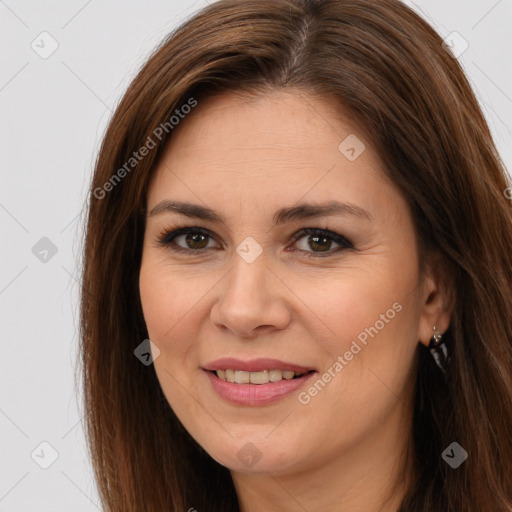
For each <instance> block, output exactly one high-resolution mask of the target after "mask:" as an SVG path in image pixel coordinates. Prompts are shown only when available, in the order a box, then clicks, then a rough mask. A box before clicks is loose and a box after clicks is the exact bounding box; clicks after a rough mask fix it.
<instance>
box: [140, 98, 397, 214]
mask: <svg viewBox="0 0 512 512" xmlns="http://www.w3.org/2000/svg"><path fill="white" fill-rule="evenodd" d="M347 150H348V153H347ZM352 150H353V151H352ZM354 156H355V157H356V158H354ZM392 188H393V187H392V186H391V184H390V183H388V182H387V180H386V178H385V176H383V173H382V172H381V166H380V162H379V159H378V156H377V155H376V153H375V152H374V150H373V149H372V147H371V146H370V145H369V143H368V141H367V140H366V138H365V135H364V134H363V133H361V131H360V130H359V129H358V128H357V126H356V124H355V123H353V122H351V120H350V118H349V116H343V115H342V114H340V108H339V106H337V105H334V104H333V103H332V102H330V101H329V100H328V99H324V98H322V99H319V98H317V97H313V96H311V95H308V94H305V93H304V92H296V91H294V92H282V91H275V92H271V93H268V94H261V95H258V96H255V97H248V96H247V95H240V94H237V93H226V94H223V95H221V96H215V97H210V98H208V99H206V100H204V101H201V102H200V103H199V104H198V106H197V107H196V108H195V109H194V111H193V112H192V113H191V114H189V115H188V116H187V117H186V118H185V119H184V120H183V121H181V123H180V125H179V126H178V127H177V129H176V130H175V131H174V132H173V135H172V138H171V140H170V142H169V143H168V146H167V148H166V150H165V151H164V153H163V155H162V158H161V159H160V161H159V164H158V166H157V168H156V169H155V174H154V176H153V179H152V183H151V185H150V189H149V195H148V207H149V208H151V206H152V205H154V204H156V203H157V202H158V201H161V200H163V199H169V198H172V199H183V200H184V199H187V200H191V201H195V202H203V203H206V204H208V205H211V206H212V207H215V208H216V209H223V210H227V209H228V207H229V205H230V204H234V205H235V206H236V208H237V211H240V208H242V207H243V206H244V205H245V207H246V208H251V207H256V206H261V205H262V204H263V203H264V204H265V205H268V206H270V205H271V204H276V205H282V204H283V203H286V204H289V203H294V202H298V201H299V200H301V199H307V200H310V201H315V200H318V201H326V200H338V199H340V196H342V197H345V198H350V199H352V200H354V201H361V200H363V198H365V197H366V203H371V202H372V198H374V196H376V195H379V194H380V195H382V194H383V193H384V192H386V190H387V191H388V192H389V193H392ZM226 201H227V202H226ZM262 202H263V203H262ZM363 202H365V201H363Z"/></svg>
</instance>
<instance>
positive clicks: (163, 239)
mask: <svg viewBox="0 0 512 512" xmlns="http://www.w3.org/2000/svg"><path fill="white" fill-rule="evenodd" d="M190 232H193V233H199V234H203V235H205V236H208V237H210V238H211V239H213V240H216V241H217V239H216V236H215V235H214V234H213V233H212V232H211V231H210V230H209V229H206V228H203V227H201V226H198V225H187V226H185V225H175V226H172V227H170V228H167V229H164V230H162V231H160V234H159V235H158V236H157V245H158V246H160V247H165V248H169V249H170V250H172V251H174V252H183V253H189V254H193V255H195V256H196V255H197V256H199V255H204V253H205V252H206V251H207V250H208V249H214V248H213V247H206V248H203V249H189V248H185V247H180V246H178V245H175V244H174V246H172V245H173V240H174V239H175V238H176V237H178V236H180V235H184V234H187V233H190ZM307 235H310V236H311V235H323V236H326V237H327V238H330V239H331V240H332V241H333V242H334V243H336V244H338V246H339V247H337V248H334V249H330V250H329V251H325V252H314V251H305V250H302V249H298V251H299V252H302V253H303V254H304V255H305V256H306V257H312V258H321V257H327V256H331V255H334V254H335V253H339V252H340V251H342V250H346V249H349V250H350V249H352V250H354V249H355V247H354V245H353V244H352V242H350V240H348V239H347V238H346V237H344V236H343V235H340V234H339V233H336V232H335V231H332V230H330V229H327V228H319V227H304V228H301V229H299V230H297V231H296V232H295V233H293V235H292V236H291V238H292V240H293V241H294V242H296V241H298V240H300V239H301V238H304V237H305V236H307ZM217 243H219V242H218V241H217ZM219 245H222V244H219ZM171 246H172V247H171ZM216 250H218V249H216Z"/></svg>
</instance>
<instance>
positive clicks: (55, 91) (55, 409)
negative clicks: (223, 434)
mask: <svg viewBox="0 0 512 512" xmlns="http://www.w3.org/2000/svg"><path fill="white" fill-rule="evenodd" d="M206 3H207V2H206V0H198V1H186V0H182V1H176V0H172V1H171V0H169V1H156V0H152V1H146V2H142V1H126V0H125V1H121V0H113V1H110V2H106V1H103V2H101V1H100V0H89V1H86V0H72V1H66V2H64V1H60V2H56V1H53V2H49V1H48V2H41V1H35V0H31V1H20V0H18V1H15V0H6V1H1V0H0V47H1V48H2V51H1V54H0V59H1V64H0V108H1V110H0V130H1V133H0V140H1V143H0V151H1V155H0V172H1V181H0V230H1V234H0V236H1V246H2V249H1V253H0V254H1V265H0V321H1V324H0V325H1V331H0V336H1V338H0V343H1V357H0V512H28V511H40V512H61V511H70V510H73V511H74V512H83V511H95V510H99V507H98V505H97V504H98V496H97V494H96V491H95V485H94V482H93V478H92V472H91V467H90V464H89V462H88V457H87V452H86V449H85V441H84V436H83V429H82V423H81V417H82V416H83V411H82V407H81V402H80V397H81V391H80V389H78V388H77V387H76V384H75V374H74V371H75V370H74V369H75V366H76V360H77V332H78V330H77V327H78V324H77V313H78V301H77V297H78V282H77V269H78V266H77V260H78V257H79V253H80V243H81V229H82V226H81V217H80V216H79V214H80V211H81V209H82V205H83V203H84V198H85V196H86V191H87V187H88V184H89V181H90V178H91V172H92V165H93V161H94V158H95V156H96V153H97V150H98V148H99V142H100V140H101V136H102V134H103V132H104V130H105V127H106V123H107V121H108V119H109V117H110V115H111V112H112V109H113V107H114V106H115V104H116V103H117V101H118V100H119V98H120V96H121V95H122V93H123V92H124V90H125V89H126V87H127V86H128V84H129V82H130V80H131V79H132V78H133V77H134V74H135V72H136V71H137V70H138V68H139V66H140V65H141V64H142V63H143V62H144V60H145V59H146V58H147V57H148V55H149V53H150V52H151V50H152V49H153V48H154V46H155V45H156V44H157V43H159V42H160V40H161V39H162V38H163V37H164V36H165V35H166V34H167V33H168V32H169V31H170V30H171V29H172V28H173V27H174V26H176V24H178V23H179V22H181V21H182V20H184V19H185V18H186V17H188V16H189V15H190V14H192V13H193V12H195V11H196V10H198V9H199V8H201V7H202V6H204V5H206ZM406 3H407V4H408V5H410V6H412V7H413V8H414V9H415V10H416V11H418V12H419V13H420V14H421V15H422V16H423V17H425V18H426V19H427V20H428V21H429V22H430V23H431V24H432V25H434V26H435V27H436V29H437V30H438V32H439V33H440V34H441V36H442V37H447V36H449V34H451V33H453V32H454V31H455V32H458V33H459V34H460V35H461V36H462V37H463V38H464V40H466V41H467V43H468V44H469V47H468V48H467V50H466V51H464V53H462V55H461V56H460V57H459V59H460V61H461V62H462V64H463V66H464V68H465V70H466V72H467V74H468V75H469V78H470V80H471V82H472V84H473V86H474V89H475V90H476V92H477V95H478V98H479V100H480V102H481V105H482V107H483V109H484V112H485V114H486V116H487V119H488V121H489V123H490V126H491V129H492V131H493V133H494V136H495V140H496V143H497V145H498V149H499V151H500V153H501V155H502V158H503V160H504V162H505V164H506V166H507V168H508V169H510V168H511V163H512V144H511V135H512V132H511V129H512V84H511V78H512V72H511V68H510V64H506V63H507V62H510V55H509V50H510V48H511V35H510V26H511V22H512V0H500V1H497V0H471V1H467V0H466V1H464V0H457V1H453V0H450V1H446V0H429V1H427V0H417V1H414V2H412V1H408V2H406ZM44 31H46V32H48V33H49V34H51V38H53V39H50V38H49V36H40V34H41V33H42V32H44ZM453 37H454V36H450V39H449V41H450V44H451V42H453V41H454V39H453ZM52 40H55V41H56V42H57V43H58V48H57V50H56V51H55V52H54V53H53V54H52V55H50V56H48V57H47V58H42V57H41V56H40V53H43V55H44V52H48V51H49V50H51V45H52V44H56V43H52ZM460 43H461V41H459V42H456V47H458V48H461V47H460ZM31 44H33V45H34V46H35V47H36V48H37V51H38V52H39V53H37V52H36V51H35V50H34V49H33V48H32V47H31ZM44 56H46V55H44ZM43 237H46V238H47V239H49V240H46V239H45V240H43V241H41V239H42V238H43ZM49 241H50V242H49ZM34 246H35V249H33V248H34ZM45 251H48V252H45ZM55 251H56V252H55ZM54 253H55V254H54ZM42 442H47V443H49V444H50V445H51V447H53V450H55V451H56V454H55V455H56V456H57V457H56V459H55V460H54V461H53V458H55V457H52V453H53V452H52V448H50V447H48V446H47V445H41V443H42ZM51 462H53V463H52V464H51V465H50V466H49V467H48V468H47V469H43V468H42V467H41V466H44V465H48V464H50V463H51Z"/></svg>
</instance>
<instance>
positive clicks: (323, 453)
mask: <svg viewBox="0 0 512 512" xmlns="http://www.w3.org/2000/svg"><path fill="white" fill-rule="evenodd" d="M509 187H510V179H509V178H508V177H507V174H506V172H505V170H504V167H503V165H502V163H501V162H500V159H499V156H498V155H497V152H496V149H495V147H494V144H493V141H492V138H491V135H490V133H489V129H488V127H487V125H486V122H485V120H484V117H483V116H482V113H481V111H480V109H479V107H478V103H477V101H476V99H475V96H474V94H473V93H472V91H471V88H470V86H469V84H468V82H467V80H466V78H465V76H464V74H463V72H462V70H461V68H460V66H459V64H458V63H457V60H456V59H455V58H454V57H453V55H451V54H450V53H448V51H446V49H445V48H443V46H442V40H441V39H440V37H439V36H438V35H437V34H436V33H435V32H434V31H433V29H432V28H430V27H429V26H428V25H427V24H426V23H425V22H424V21H423V20H422V19H421V18H419V17H418V16H417V15H416V14H415V13H414V12H412V11H411V10H410V9H408V8H407V7H405V6H404V5H403V4H401V3H400V2H398V1H395V0H383V1H380V2H373V1H369V0H310V1H308V0H278V1H276V0H263V1H260V2H256V3H252V2H250V1H230V0H222V1H220V2H217V3H214V4H212V5H210V6H209V7H207V8H206V9H204V10H203V11H202V12H200V13H199V14H197V15H196V16H194V17H193V18H192V19H191V20H189V21H187V22H186V23H185V24H184V25H182V26H181V27H180V28H179V29H177V30H176V31H175V32H174V33H172V34H171V35H170V36H169V38H168V39H167V40H166V41H165V42H164V43H163V44H162V45H161V46H160V47H159V48H158V49H157V51H156V52H155V53H154V54H153V55H152V57H151V58H150V59H149V61H148V62H147V63H146V64H145V66H144V67H143V68H142V70H141V71H140V72H139V74H138V76H137V77H136V78H135V80H134V81H133V83H132V84H131V86H130V87H129V89H128V91H127V92H126V94H125V96H124V98H123V99H122V101H121V103H120V104H119V106H118V108H117V110H116V112H115V114H114V116H113V118H112V120H111V122H110V125H109V128H108V130H107V133H106V135H105V138H104V141H103V144H102V147H101V150H100V154H99V157H98V160H97V164H96V169H95V174H94V178H93V183H92V187H91V197H90V203H89V218H88V225H87V235H86V244H85V256H84V271H83V293H82V309H81V322H82V324H81V325H82V330H81V340H82V343H81V350H82V362H83V378H84V386H85V398H86V408H87V411H88V415H87V435H88V440H89V443H90V449H91V454H92V460H93V464H94V468H95V474H96V479H97V482H98V486H99V491H100V494H101V498H102V501H103V505H104V510H105V511H109V512H110V511H116V512H117V511H123V512H126V511H142V510H145V511H155V512H156V511H158V512H161V511H163V510H172V511H186V510H188V511H193V510H197V511H198V512H201V511H208V512H212V511H219V512H226V511H238V510H240V511H243V512H254V511H261V510H269V511H273V510H276V511H277V510H278V511H295V510H308V511H316V510H322V511H342V510H343V511H345V510H346V511H355V510H365V511H378V510H379V511H381V510H382V511H400V512H406V511H407V512H411V511H415V512H416V511H417V512H420V511H421V512H427V511H428V512H432V511H436V512H437V511H439V512H441V511H443V512H444V511H450V512H451V511H453V512H460V511H463V510H464V511H466V510H467V511H475V512H476V511H478V512H485V511H493V512H496V511H510V510H512V437H511V434H510V433H511V432H512V391H511V390H512V379H511V377H512V351H511V346H512V335H511V333H512V315H511V311H512V270H511V269H512V257H511V254H512V224H511V215H510V214H511V204H510V201H509V200H508V199H507V190H510V189H509ZM150 340H151V341H150Z"/></svg>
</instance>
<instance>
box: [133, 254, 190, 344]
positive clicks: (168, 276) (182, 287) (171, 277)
mask: <svg viewBox="0 0 512 512" xmlns="http://www.w3.org/2000/svg"><path fill="white" fill-rule="evenodd" d="M139 289H140V298H141V303H142V310H143V314H144V321H145V322H146V326H147V329H148V334H149V337H150V339H151V340H152V341H153V342H154V343H156V344H157V345H158V347H159V348H160V350H161V351H162V352H163V353H164V352H168V351H173V352H181V351H183V350H186V348H187V347H186V343H185V342H184V341H183V342H180V339H181V340H185V339H186V338H187V337H186V336H183V327H184V326H185V325H186V324H187V322H186V320H187V317H188V316H189V315H191V314H192V313H193V308H194V305H195V304H196V303H197V301H198V300H199V298H198V297H196V294H195V293H194V290H193V288H192V289H191V288H190V285H187V282H186V281H184V280H180V279H178V278H177V277H176V273H175V272H172V273H171V270H168V271H166V270H165V269H162V267H161V265H158V264H151V263H150V262H147V263H146V262H144V261H143V264H142V266H141V270H140V277H139ZM171 341H172V343H171Z"/></svg>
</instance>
